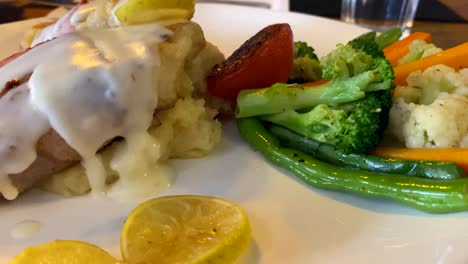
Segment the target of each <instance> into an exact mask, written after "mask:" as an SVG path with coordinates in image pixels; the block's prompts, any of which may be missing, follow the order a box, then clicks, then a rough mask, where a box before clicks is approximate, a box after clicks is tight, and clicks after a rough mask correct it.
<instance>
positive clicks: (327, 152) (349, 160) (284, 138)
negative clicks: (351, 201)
mask: <svg viewBox="0 0 468 264" xmlns="http://www.w3.org/2000/svg"><path fill="white" fill-rule="evenodd" d="M269 130H270V132H271V133H272V134H273V135H274V136H276V137H277V138H278V139H279V141H280V144H281V145H282V146H285V147H289V148H292V149H297V150H300V151H303V152H305V153H307V154H309V155H312V156H313V157H315V158H317V159H319V160H321V161H324V162H327V163H330V164H333V165H336V166H340V167H342V166H347V167H350V168H357V169H361V170H366V171H374V172H382V173H394V174H402V175H407V176H416V177H424V178H433V179H458V178H462V177H463V176H464V172H463V170H462V169H461V168H460V167H459V166H457V165H456V164H455V163H453V162H441V161H416V160H401V159H400V160H398V159H393V158H380V157H376V156H369V155H359V154H348V153H345V152H343V151H339V150H336V149H335V148H334V147H333V146H332V145H329V144H324V143H320V142H318V141H315V140H313V139H310V138H307V137H304V136H301V135H299V134H297V133H294V132H293V131H291V130H289V129H287V128H284V127H281V126H276V125H273V126H271V128H270V129H269Z"/></svg>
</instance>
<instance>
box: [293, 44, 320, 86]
mask: <svg viewBox="0 0 468 264" xmlns="http://www.w3.org/2000/svg"><path fill="white" fill-rule="evenodd" d="M321 78H322V68H321V66H320V62H319V60H318V57H317V55H316V54H315V51H314V49H313V48H312V47H310V46H308V45H307V43H305V42H302V41H298V42H295V43H294V63H293V71H292V73H291V76H290V77H289V80H288V83H305V82H311V81H315V80H319V79H321Z"/></svg>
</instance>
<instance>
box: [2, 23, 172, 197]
mask: <svg viewBox="0 0 468 264" xmlns="http://www.w3.org/2000/svg"><path fill="white" fill-rule="evenodd" d="M169 35H170V31H168V30H166V29H163V28H161V27H160V26H157V25H145V26H134V27H125V28H124V27H122V28H114V29H107V30H100V31H82V32H79V33H72V34H68V35H65V36H62V37H60V38H58V39H55V40H53V41H50V42H47V43H44V44H42V45H40V46H37V47H35V48H34V49H32V50H31V51H29V52H27V53H26V54H24V55H22V56H20V57H19V58H18V59H16V60H14V61H12V62H11V63H9V64H7V65H6V66H4V67H2V68H0V83H6V82H7V81H9V80H11V79H14V78H20V77H21V76H24V75H26V74H28V73H30V72H33V73H32V76H31V78H30V79H29V81H28V82H27V83H26V84H25V85H23V86H22V87H20V88H16V89H14V90H13V91H11V92H9V93H8V94H7V95H6V96H4V97H3V98H2V99H1V100H0V109H3V108H8V109H10V110H9V111H1V112H0V120H1V122H3V123H4V126H6V129H5V130H2V136H1V138H2V140H3V139H5V140H4V141H5V142H4V143H2V142H0V143H2V145H3V146H4V149H3V150H2V149H0V151H1V153H0V172H1V174H0V183H1V181H5V179H7V177H6V176H5V175H6V174H11V173H20V172H22V171H23V170H25V169H26V168H27V167H28V166H29V165H30V164H31V163H32V161H33V160H34V159H35V157H36V153H35V144H36V142H37V139H38V138H40V136H42V135H43V134H44V131H46V130H47V129H48V128H49V124H50V127H52V128H53V129H54V130H55V131H57V132H58V133H59V134H60V135H61V136H62V138H64V139H65V141H66V142H67V143H68V144H69V145H70V146H71V147H72V148H73V149H75V150H76V151H77V152H78V153H79V154H80V155H81V157H82V165H83V166H84V168H85V170H86V174H87V175H88V178H89V182H90V185H91V188H92V190H93V192H94V193H102V192H106V191H107V189H106V185H105V178H106V172H105V169H104V166H103V164H102V162H101V160H100V159H99V158H98V157H97V156H96V152H97V151H98V150H99V149H100V148H101V147H103V146H104V145H105V144H106V143H108V142H109V141H110V140H112V139H113V138H115V137H118V136H120V137H123V138H125V139H126V146H128V147H126V148H125V149H124V150H123V151H122V153H120V154H119V157H120V158H119V161H116V162H115V164H116V165H115V166H114V167H113V169H114V170H116V171H117V172H118V173H119V176H120V179H121V181H122V182H127V181H131V179H132V178H134V177H137V176H138V173H139V172H141V169H140V166H136V162H137V161H138V159H145V160H152V162H151V163H153V164H154V165H155V162H156V161H157V159H156V160H155V159H154V158H152V159H147V156H148V152H151V151H148V150H151V147H148V146H147V144H150V145H151V143H154V142H151V141H150V138H151V137H150V136H149V135H148V133H147V129H148V127H149V126H150V124H151V121H152V119H153V112H154V110H155V108H156V106H157V87H156V83H157V81H156V79H155V78H157V76H156V73H157V72H158V70H157V69H158V67H159V58H158V54H157V50H158V49H157V45H158V43H160V42H162V41H164V40H165V39H166V38H167V37H168V36H169ZM29 91H30V93H28V92H29ZM15 92H16V93H18V92H24V93H25V94H26V95H29V96H28V97H27V96H24V99H23V100H22V101H21V104H20V103H18V104H15V105H11V103H9V101H8V100H7V99H8V98H10V97H12V96H13V95H15V94H16V93H15ZM21 98H23V97H21ZM27 99H29V100H27ZM23 107H24V110H23ZM19 110H22V111H23V112H24V113H23V114H22V115H20V117H23V116H24V117H23V118H22V119H21V118H20V119H19V120H18V121H15V119H18V117H17V115H18V114H15V115H16V117H15V115H13V116H12V115H11V114H12V113H13V112H15V111H19ZM47 121H48V122H47ZM25 126H27V128H28V129H25ZM18 133H19V135H20V137H18V136H17V134H18ZM18 138H21V140H19V139H18ZM12 139H15V140H16V141H14V140H12ZM25 139H26V140H25ZM11 142H13V143H14V144H16V145H18V146H17V149H18V150H21V151H22V152H24V153H26V154H27V155H26V156H25V157H27V158H24V157H23V155H21V156H20V155H11V154H9V152H8V151H7V150H8V146H9V144H11ZM0 147H1V145H0ZM5 148H6V149H5ZM5 156H6V157H5ZM10 160H13V162H8V161H10ZM154 167H156V166H154ZM2 175H3V176H2ZM10 185H11V184H10ZM2 186H8V184H1V185H0V192H2V194H4V195H5V194H8V193H9V191H11V190H9V188H8V187H2ZM5 196H6V195H5ZM6 198H9V197H6ZM10 198H14V197H12V196H11V197H10Z"/></svg>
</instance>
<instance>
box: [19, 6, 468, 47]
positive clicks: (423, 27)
mask: <svg viewBox="0 0 468 264" xmlns="http://www.w3.org/2000/svg"><path fill="white" fill-rule="evenodd" d="M52 9H53V8H51V7H44V6H34V5H29V6H26V7H25V8H23V10H22V15H21V17H20V19H29V18H35V17H42V16H44V15H46V14H47V13H48V12H50V11H51V10H52ZM413 31H425V32H429V33H431V34H432V36H433V37H432V38H433V42H434V43H435V44H436V45H437V46H439V47H441V48H444V49H446V48H450V47H453V46H455V45H458V44H460V43H463V42H467V41H468V23H448V22H432V21H431V22H429V21H416V22H415V24H414V29H413Z"/></svg>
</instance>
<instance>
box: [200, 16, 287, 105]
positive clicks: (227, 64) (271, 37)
mask: <svg viewBox="0 0 468 264" xmlns="http://www.w3.org/2000/svg"><path fill="white" fill-rule="evenodd" d="M293 53H294V49H293V34H292V31H291V27H290V26H289V25H288V24H274V25H270V26H268V27H266V28H264V29H262V30H261V31H260V32H258V33H257V34H255V35H254V36H253V37H252V38H250V39H249V40H247V41H246V42H245V43H244V44H242V46H241V47H240V48H239V49H237V50H236V51H235V52H234V53H233V54H232V55H231V56H230V57H229V58H228V59H227V60H225V61H224V62H223V63H222V64H219V65H216V66H215V67H214V68H213V70H212V72H211V74H210V75H209V76H208V78H207V88H208V92H209V93H210V94H211V95H214V96H217V97H221V98H224V99H226V100H228V101H232V102H234V101H235V100H236V97H237V95H238V93H239V92H240V91H241V90H244V89H256V88H264V87H268V86H271V85H272V84H274V83H279V82H282V83H284V82H286V81H287V80H288V77H289V76H290V74H291V72H292V67H293V56H294V54H293Z"/></svg>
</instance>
